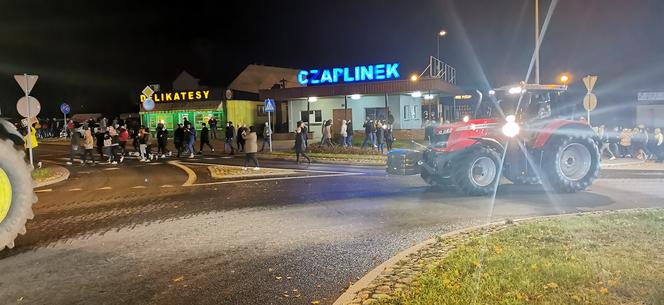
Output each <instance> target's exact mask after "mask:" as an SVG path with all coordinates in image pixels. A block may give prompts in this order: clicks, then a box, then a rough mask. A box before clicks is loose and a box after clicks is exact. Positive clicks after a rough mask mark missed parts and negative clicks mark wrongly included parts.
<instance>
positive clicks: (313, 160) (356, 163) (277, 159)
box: [256, 155, 386, 167]
mask: <svg viewBox="0 0 664 305" xmlns="http://www.w3.org/2000/svg"><path fill="white" fill-rule="evenodd" d="M256 157H257V158H258V159H262V160H275V161H293V162H294V161H295V158H294V157H293V158H289V157H272V156H270V157H261V156H260V155H257V156H256ZM310 158H311V159H312V160H311V163H319V164H332V165H355V166H368V167H385V166H386V165H385V163H375V162H374V163H362V162H346V161H334V160H325V159H315V157H310Z"/></svg>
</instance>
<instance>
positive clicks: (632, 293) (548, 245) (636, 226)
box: [377, 210, 664, 305]
mask: <svg viewBox="0 0 664 305" xmlns="http://www.w3.org/2000/svg"><path fill="white" fill-rule="evenodd" d="M428 267H429V268H428V269H427V271H425V272H424V273H423V274H422V275H421V276H419V277H418V278H417V279H416V280H415V281H414V282H413V283H412V284H411V285H410V286H409V287H407V288H406V289H404V290H402V291H400V292H397V293H396V294H395V295H394V296H393V298H391V299H381V300H379V301H378V302H377V304H413V305H414V304H652V305H655V304H658V305H659V304H664V289H663V288H662V287H664V211H663V210H649V211H640V212H625V213H609V214H600V215H584V216H572V217H561V218H555V219H547V220H541V221H535V222H530V223H523V224H518V225H516V226H514V227H509V228H506V229H504V230H501V231H499V232H497V233H494V234H490V235H488V236H486V237H478V238H474V239H471V240H470V241H468V242H467V243H466V244H464V245H462V246H460V247H458V248H456V249H455V250H452V251H451V252H450V253H449V255H448V256H447V257H446V258H445V259H443V260H442V261H437V262H435V263H433V264H432V265H430V266H428Z"/></svg>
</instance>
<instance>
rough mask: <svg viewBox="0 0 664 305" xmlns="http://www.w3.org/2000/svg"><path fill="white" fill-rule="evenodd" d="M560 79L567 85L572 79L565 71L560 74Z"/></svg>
mask: <svg viewBox="0 0 664 305" xmlns="http://www.w3.org/2000/svg"><path fill="white" fill-rule="evenodd" d="M559 79H560V82H561V83H562V84H563V85H567V83H568V82H569V80H570V77H569V75H568V74H567V73H563V74H561V75H560V78H559Z"/></svg>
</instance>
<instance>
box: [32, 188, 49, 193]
mask: <svg viewBox="0 0 664 305" xmlns="http://www.w3.org/2000/svg"><path fill="white" fill-rule="evenodd" d="M51 191H53V189H43V190H35V193H46V192H51Z"/></svg>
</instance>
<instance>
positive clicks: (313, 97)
mask: <svg viewBox="0 0 664 305" xmlns="http://www.w3.org/2000/svg"><path fill="white" fill-rule="evenodd" d="M307 100H308V101H309V102H312V103H313V102H318V98H317V97H315V96H310V97H309V98H308V99H307Z"/></svg>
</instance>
